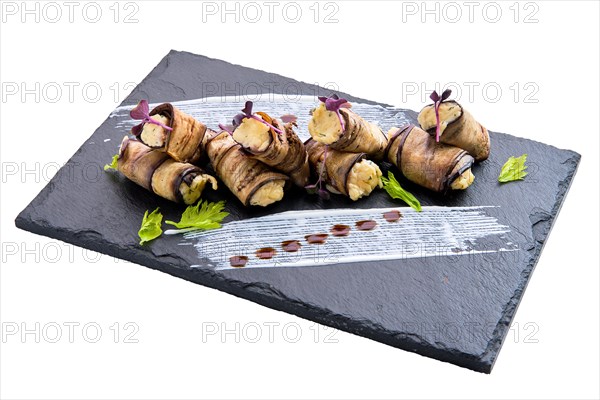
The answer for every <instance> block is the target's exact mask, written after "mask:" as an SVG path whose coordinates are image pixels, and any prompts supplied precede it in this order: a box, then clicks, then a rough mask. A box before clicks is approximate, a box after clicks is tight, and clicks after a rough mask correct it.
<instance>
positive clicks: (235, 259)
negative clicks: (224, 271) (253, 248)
mask: <svg viewBox="0 0 600 400" xmlns="http://www.w3.org/2000/svg"><path fill="white" fill-rule="evenodd" d="M229 263H230V264H231V266H232V267H236V268H241V267H244V266H246V264H247V263H248V257H246V256H232V257H229Z"/></svg>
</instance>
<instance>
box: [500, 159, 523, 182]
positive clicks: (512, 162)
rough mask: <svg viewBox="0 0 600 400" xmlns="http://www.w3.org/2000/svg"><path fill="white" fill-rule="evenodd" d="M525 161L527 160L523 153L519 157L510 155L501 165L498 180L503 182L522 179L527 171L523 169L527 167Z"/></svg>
mask: <svg viewBox="0 0 600 400" xmlns="http://www.w3.org/2000/svg"><path fill="white" fill-rule="evenodd" d="M525 161H527V154H523V155H522V156H521V157H517V158H515V157H510V158H509V159H508V161H506V163H504V165H503V166H502V171H500V176H498V182H502V183H505V182H511V181H517V180H523V178H525V176H526V175H527V172H526V171H525V170H526V169H527V166H526V165H525Z"/></svg>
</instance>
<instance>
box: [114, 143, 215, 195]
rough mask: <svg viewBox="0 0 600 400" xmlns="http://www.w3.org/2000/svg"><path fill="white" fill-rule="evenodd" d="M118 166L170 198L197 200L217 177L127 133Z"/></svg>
mask: <svg viewBox="0 0 600 400" xmlns="http://www.w3.org/2000/svg"><path fill="white" fill-rule="evenodd" d="M117 170H118V171H120V172H121V173H122V174H123V175H125V176H126V177H127V178H129V179H130V180H131V181H133V182H135V183H137V184H138V185H140V186H142V187H143V188H145V189H147V190H149V191H151V192H153V193H155V194H157V195H159V196H161V197H163V198H165V199H168V200H171V201H175V202H178V203H185V204H194V203H195V202H196V201H197V200H198V199H199V198H200V196H201V195H202V191H203V190H204V188H205V187H206V185H208V184H210V185H211V186H212V188H213V189H214V190H216V189H217V180H216V179H215V178H214V177H212V176H211V175H209V174H207V173H206V172H204V171H203V170H202V169H201V168H199V167H197V166H195V165H192V164H188V163H181V162H177V161H175V160H173V159H172V158H170V157H169V156H168V155H167V154H166V153H165V152H162V151H160V150H155V149H151V148H150V147H148V146H146V145H145V144H143V143H141V142H140V141H138V140H134V139H130V138H128V137H127V136H126V137H124V138H123V141H122V142H121V148H120V150H119V156H118V158H117Z"/></svg>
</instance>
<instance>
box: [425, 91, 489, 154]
mask: <svg viewBox="0 0 600 400" xmlns="http://www.w3.org/2000/svg"><path fill="white" fill-rule="evenodd" d="M449 95H450V91H449V90H447V91H446V92H444V93H443V94H442V97H439V96H437V93H435V92H434V93H433V94H432V99H433V100H434V103H433V104H429V105H427V106H425V107H424V108H423V109H422V110H421V112H420V113H419V116H418V119H417V120H418V121H419V125H421V128H422V129H424V130H425V131H427V132H428V133H429V134H430V135H432V136H434V137H435V138H436V140H438V141H440V142H442V143H446V144H449V145H452V146H456V147H460V148H461V149H464V150H466V151H467V152H468V153H469V154H471V155H472V156H473V158H474V159H475V161H483V160H486V159H487V158H488V157H489V155H490V135H489V133H488V130H487V129H486V128H485V127H484V126H483V125H481V124H480V123H479V122H477V121H476V120H475V118H473V116H472V115H471V114H470V113H469V112H468V111H467V110H465V109H464V108H463V107H462V106H461V105H460V104H459V103H457V102H456V101H454V100H449V101H444V100H445V98H447V97H448V96H449ZM444 96H445V98H444ZM435 99H438V100H437V101H436V100H435Z"/></svg>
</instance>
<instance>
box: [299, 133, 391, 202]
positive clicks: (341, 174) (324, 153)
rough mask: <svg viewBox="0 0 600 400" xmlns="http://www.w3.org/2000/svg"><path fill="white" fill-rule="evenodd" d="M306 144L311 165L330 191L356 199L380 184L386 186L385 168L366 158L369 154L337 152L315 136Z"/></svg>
mask: <svg viewBox="0 0 600 400" xmlns="http://www.w3.org/2000/svg"><path fill="white" fill-rule="evenodd" d="M304 145H305V146H306V150H307V152H308V159H309V162H310V165H311V168H312V169H313V171H314V172H315V174H316V175H319V181H323V182H324V183H326V185H327V186H326V187H327V189H328V190H329V191H331V192H333V193H339V194H343V195H345V196H348V197H350V199H352V200H355V201H356V200H358V199H360V198H361V197H366V196H369V195H370V194H371V192H372V191H373V190H375V188H376V187H383V183H382V182H381V170H380V169H379V167H378V166H377V164H375V163H374V162H373V161H370V160H367V159H366V158H365V157H366V154H365V153H347V152H341V151H337V150H334V149H331V148H329V146H327V145H324V144H323V143H319V142H317V141H316V140H314V139H309V140H308V141H306V142H305V143H304Z"/></svg>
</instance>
